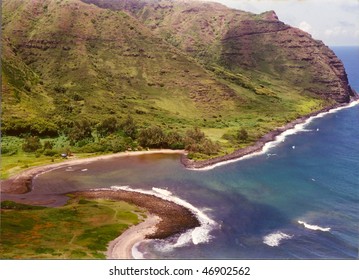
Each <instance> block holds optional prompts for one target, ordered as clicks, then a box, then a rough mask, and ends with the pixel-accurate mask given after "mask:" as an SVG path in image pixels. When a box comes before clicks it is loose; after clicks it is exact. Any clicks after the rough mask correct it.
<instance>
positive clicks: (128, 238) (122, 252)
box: [106, 215, 161, 260]
mask: <svg viewBox="0 0 359 280" xmlns="http://www.w3.org/2000/svg"><path fill="white" fill-rule="evenodd" d="M160 221H161V218H159V217H158V216H155V215H149V216H148V217H147V218H146V219H145V220H144V221H142V222H140V223H139V224H137V225H135V226H132V227H130V228H129V229H127V230H126V231H125V232H123V233H122V234H121V235H120V236H119V237H117V238H116V239H115V240H112V241H111V242H110V243H109V244H108V249H107V252H106V259H111V260H113V259H116V260H117V259H133V255H132V248H133V246H135V245H136V244H137V243H138V242H141V241H143V240H145V239H146V236H147V235H149V234H153V233H154V232H155V231H156V229H157V227H156V226H157V224H158V223H159V222H160Z"/></svg>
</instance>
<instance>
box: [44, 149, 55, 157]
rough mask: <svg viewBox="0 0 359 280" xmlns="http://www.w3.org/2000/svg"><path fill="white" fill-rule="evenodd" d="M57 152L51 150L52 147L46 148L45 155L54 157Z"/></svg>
mask: <svg viewBox="0 0 359 280" xmlns="http://www.w3.org/2000/svg"><path fill="white" fill-rule="evenodd" d="M56 154H57V151H54V150H51V149H45V150H44V155H45V156H49V157H52V156H55V155H56Z"/></svg>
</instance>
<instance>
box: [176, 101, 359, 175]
mask: <svg viewBox="0 0 359 280" xmlns="http://www.w3.org/2000/svg"><path fill="white" fill-rule="evenodd" d="M353 103H354V105H353V106H355V105H358V104H359V97H356V98H353V100H351V102H349V103H346V104H336V105H333V106H329V107H326V108H323V109H321V110H318V111H315V112H313V113H310V114H307V115H305V116H302V117H300V118H298V119H296V120H294V121H291V122H289V123H287V124H285V125H283V126H281V127H278V128H276V129H274V130H272V131H270V132H268V133H267V134H265V135H264V136H262V137H261V138H260V139H259V140H257V141H256V142H255V143H254V144H253V145H251V146H249V147H245V148H242V149H239V150H236V151H234V152H233V153H230V154H227V155H224V156H219V157H215V158H211V159H208V160H203V161H193V160H190V159H189V158H188V157H186V155H182V156H181V163H182V164H183V165H184V166H185V167H186V168H188V169H192V170H208V169H213V168H215V167H217V166H219V165H224V164H228V163H232V162H235V161H238V160H241V159H243V158H245V157H247V156H251V155H255V154H257V153H260V152H262V151H263V149H264V147H265V145H267V144H269V143H271V142H273V141H275V140H276V138H277V137H278V136H280V135H282V134H283V133H285V132H286V131H289V130H291V129H294V128H295V127H296V126H297V125H300V124H305V123H306V122H307V121H308V120H310V118H315V117H317V116H320V115H321V114H327V113H331V111H332V110H335V111H336V110H341V109H345V108H348V107H351V104H353Z"/></svg>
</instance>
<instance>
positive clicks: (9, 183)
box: [0, 96, 359, 194]
mask: <svg viewBox="0 0 359 280" xmlns="http://www.w3.org/2000/svg"><path fill="white" fill-rule="evenodd" d="M353 103H355V104H354V106H355V105H357V104H359V96H358V97H355V98H353V99H352V100H351V102H349V103H346V104H335V105H333V106H329V107H326V108H323V109H321V110H318V111H316V112H313V113H310V114H307V115H305V116H302V117H300V118H298V119H296V120H294V121H291V122H289V123H287V124H285V125H283V126H281V127H278V128H276V129H273V130H272V131H270V132H268V133H267V134H265V135H263V136H262V137H261V138H260V139H259V140H257V141H256V142H255V143H254V144H253V145H251V146H248V147H245V148H242V149H239V150H236V151H234V152H232V153H230V154H227V155H223V156H219V157H215V158H211V159H208V160H203V161H193V160H190V159H189V158H188V157H187V153H186V152H185V151H184V150H171V149H156V150H150V151H135V152H120V153H116V154H109V155H101V156H94V157H89V158H81V159H67V160H64V161H63V162H60V163H55V164H49V165H42V166H36V167H32V168H29V169H26V170H24V171H22V172H21V173H20V174H17V175H15V176H12V177H10V178H9V179H6V180H2V181H1V184H0V193H9V194H23V193H26V192H29V191H31V185H32V180H33V178H35V177H36V176H38V175H41V174H42V173H45V172H49V171H51V170H55V169H57V168H62V167H68V166H73V165H78V164H86V163H90V162H94V161H98V160H106V159H112V158H120V157H127V156H139V155H146V154H156V153H163V154H181V155H182V156H181V159H180V160H181V163H182V164H183V165H184V166H185V167H186V168H188V169H192V170H208V169H212V168H215V167H216V166H219V165H224V164H228V163H231V162H234V161H238V160H241V159H243V158H245V157H248V156H251V155H255V154H257V153H260V152H262V150H263V148H264V147H265V145H267V144H268V143H271V142H273V141H275V140H276V138H277V137H278V136H280V135H281V134H283V133H285V132H286V131H289V130H291V129H294V128H295V127H296V126H297V125H300V124H305V123H306V121H308V120H309V119H310V118H313V117H316V116H320V115H321V114H323V113H324V114H326V113H330V111H332V110H341V109H344V108H347V107H348V106H351V104H353Z"/></svg>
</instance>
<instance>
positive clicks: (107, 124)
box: [96, 117, 118, 137]
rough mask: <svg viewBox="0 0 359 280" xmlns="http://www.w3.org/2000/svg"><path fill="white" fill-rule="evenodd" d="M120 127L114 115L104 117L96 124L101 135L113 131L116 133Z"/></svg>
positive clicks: (103, 135)
mask: <svg viewBox="0 0 359 280" xmlns="http://www.w3.org/2000/svg"><path fill="white" fill-rule="evenodd" d="M117 128H118V125H117V120H116V118H114V117H110V118H107V119H104V120H103V121H102V122H101V123H99V124H98V125H97V126H96V130H97V133H98V134H99V135H100V136H101V137H105V136H107V135H109V134H111V133H114V132H115V131H116V130H117Z"/></svg>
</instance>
